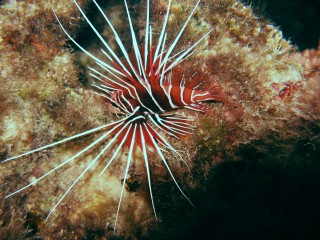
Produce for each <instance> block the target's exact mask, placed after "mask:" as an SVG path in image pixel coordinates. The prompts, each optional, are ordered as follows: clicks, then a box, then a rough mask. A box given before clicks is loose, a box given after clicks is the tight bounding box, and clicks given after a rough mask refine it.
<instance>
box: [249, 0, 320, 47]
mask: <svg viewBox="0 0 320 240" xmlns="http://www.w3.org/2000/svg"><path fill="white" fill-rule="evenodd" d="M243 2H244V3H246V4H247V5H248V4H251V6H252V7H253V9H254V12H255V13H257V14H258V15H260V16H264V17H265V18H267V19H268V20H270V21H271V22H272V23H273V24H274V25H275V26H279V27H280V29H281V30H282V32H283V34H284V37H285V38H286V39H290V40H291V41H292V42H293V43H294V44H296V45H298V47H299V49H300V50H304V49H306V48H317V46H318V42H319V39H320V0H244V1H243Z"/></svg>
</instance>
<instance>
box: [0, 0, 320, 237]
mask: <svg viewBox="0 0 320 240" xmlns="http://www.w3.org/2000/svg"><path fill="white" fill-rule="evenodd" d="M196 2H197V1H196V0H188V1H178V0H176V1H173V2H172V8H171V15H170V18H169V21H168V26H169V28H168V39H167V41H168V42H170V41H172V40H173V38H174V36H175V35H176V34H175V33H176V31H177V30H176V29H179V28H181V24H183V23H184V21H185V18H186V17H187V15H186V12H189V11H191V9H192V7H193V6H194V5H195V4H196ZM90 3H91V1H84V0H83V1H79V4H80V5H81V6H82V7H84V9H86V11H88V12H89V11H93V10H91V7H94V6H93V4H90ZM144 3H145V2H144V1H138V2H135V1H129V5H130V7H131V8H130V10H131V11H132V14H133V16H134V17H136V18H134V19H133V24H134V27H135V29H136V32H137V33H138V34H139V36H140V40H143V37H144V27H145V21H144V18H143V17H139V16H145V10H146V6H145V4H144ZM53 7H54V8H55V10H56V12H57V15H58V17H59V19H60V20H61V22H62V24H63V25H64V26H65V28H66V29H67V30H68V32H69V33H70V34H71V35H72V36H76V35H77V34H78V33H79V31H81V28H84V27H85V22H83V21H82V20H81V17H80V14H79V12H77V11H76V8H75V7H74V5H73V2H72V1H57V2H55V4H54V5H53ZM104 7H105V11H106V12H107V13H108V14H110V16H111V20H113V21H114V22H115V25H116V27H117V30H119V32H120V35H121V36H123V37H124V38H125V37H127V39H130V36H128V35H126V34H129V31H128V24H127V23H126V16H125V12H124V10H125V9H124V7H123V3H122V2H119V1H115V0H114V1H110V2H108V3H105V4H104ZM166 7H167V1H165V0H160V1H151V2H150V8H151V9H150V13H151V22H152V25H153V31H154V32H156V33H159V32H160V31H161V26H162V21H163V18H164V15H165V13H166ZM91 17H93V18H94V17H96V18H98V19H97V20H96V21H97V22H98V23H101V22H103V20H101V19H99V18H101V16H91ZM104 24H105V23H104ZM211 28H213V29H214V30H213V31H212V32H211V34H210V35H209V36H208V38H206V39H205V40H204V41H203V42H202V43H201V45H200V46H198V48H197V50H196V52H195V53H194V55H193V56H192V57H190V58H188V59H187V60H186V61H185V63H184V66H185V68H187V69H189V70H194V71H197V72H198V74H199V75H201V76H203V77H205V78H206V79H207V81H208V83H209V85H210V86H213V88H214V90H215V91H216V92H217V94H220V95H221V96H223V98H222V100H221V101H220V102H214V103H209V104H207V106H209V107H210V108H211V109H212V111H211V112H210V114H201V113H199V114H195V113H193V112H191V111H189V110H180V112H181V113H183V114H185V115H188V116H192V117H193V118H194V119H195V125H196V126H197V129H196V131H195V132H194V134H193V135H192V136H190V137H188V138H185V139H182V140H181V141H180V142H175V141H173V140H171V141H170V143H172V145H173V146H174V147H175V148H176V149H179V150H182V151H183V154H184V158H185V161H186V162H187V163H188V165H189V166H190V168H191V172H189V171H188V170H187V169H186V167H185V166H184V165H182V164H180V163H179V162H177V161H176V159H174V157H172V156H167V159H168V161H169V162H170V163H171V167H172V171H173V173H174V174H175V176H176V177H177V179H178V181H179V183H180V184H181V186H182V188H183V189H184V190H185V191H186V192H187V193H188V189H190V192H191V191H192V192H193V193H194V192H196V191H201V190H202V189H205V188H206V184H207V183H208V182H210V181H211V180H212V178H211V175H210V173H211V172H212V171H213V169H215V167H216V166H219V164H223V163H224V162H225V161H230V160H234V161H241V160H243V159H246V158H247V156H248V153H247V152H246V151H245V150H243V149H250V151H251V153H252V154H255V155H259V154H265V155H270V156H272V157H273V158H274V159H277V160H280V161H281V159H283V158H286V156H290V155H291V154H293V153H294V152H295V150H296V149H295V148H296V143H297V142H303V144H306V145H314V146H316V147H317V148H318V146H319V132H320V131H319V129H320V106H319V97H320V96H319V92H320V84H319V81H320V73H319V72H320V70H319V66H320V64H319V59H320V57H319V55H320V54H319V52H320V48H319V49H318V50H306V51H304V52H302V53H299V52H296V49H295V47H294V46H292V45H291V44H290V42H289V41H287V40H285V39H283V38H282V34H281V31H280V30H279V29H277V28H276V27H274V26H272V25H270V23H268V22H267V21H266V20H264V19H262V18H260V17H257V16H256V15H255V14H254V13H253V12H252V9H251V8H250V7H248V6H244V5H243V4H241V3H240V2H238V1H235V0H227V1H220V0H203V1H201V3H200V5H199V6H198V10H197V11H196V13H195V15H194V16H193V17H192V19H191V21H190V23H189V24H188V26H187V28H186V32H185V34H183V36H182V41H180V42H179V44H178V45H177V49H176V51H179V50H182V49H184V48H186V47H188V46H190V44H192V43H194V42H195V41H197V40H198V39H199V36H202V35H203V34H204V33H206V32H207V31H208V30H209V29H211ZM103 36H104V37H105V38H106V39H107V40H109V42H111V43H112V44H111V45H112V47H114V48H115V50H116V51H119V49H117V47H116V43H115V40H114V36H112V34H111V31H110V30H108V29H106V30H104V31H103ZM155 37H157V36H156V35H155ZM125 43H126V44H127V45H126V47H128V48H129V47H131V45H130V44H131V43H130V41H128V40H126V42H125ZM86 44H87V48H88V49H90V51H92V52H94V53H96V54H97V55H99V54H100V55H102V53H101V52H99V51H100V50H99V49H100V47H99V44H100V43H97V42H94V41H92V42H89V43H86ZM73 47H74V46H70V45H68V41H67V37H66V36H65V35H64V34H63V32H62V31H61V29H60V27H59V25H58V24H57V21H56V19H55V17H54V15H53V13H52V10H51V7H50V5H49V4H48V3H47V1H41V0H39V1H32V0H27V1H23V2H20V1H8V2H7V3H5V4H2V5H1V6H0V56H1V58H0V81H1V89H0V119H1V128H0V159H1V160H4V159H6V158H8V157H10V156H14V155H18V154H20V153H23V152H25V151H27V150H29V149H33V148H36V147H39V146H42V145H46V144H49V143H51V142H54V141H57V140H59V139H62V138H65V137H68V136H71V135H74V134H76V133H78V132H83V131H84V130H87V129H91V128H93V127H96V126H99V125H102V124H105V123H109V122H111V121H114V120H116V119H117V117H116V116H114V114H112V113H111V112H109V110H108V109H107V108H106V106H105V104H104V102H103V101H102V100H101V99H100V98H99V97H97V96H95V95H94V94H93V93H92V88H91V87H90V86H89V85H90V84H87V83H90V82H91V81H92V79H91V78H90V77H89V76H88V74H87V73H86V70H84V68H85V67H87V65H93V62H92V61H91V60H90V59H88V58H87V57H86V56H85V54H83V53H81V52H80V51H79V50H78V49H76V47H75V48H73ZM84 79H85V80H84ZM93 139H94V136H93V137H90V136H89V137H84V138H81V139H78V140H76V141H72V142H68V143H67V144H66V145H62V146H59V147H56V148H52V149H48V150H45V151H42V152H39V153H36V154H32V155H28V156H25V157H23V158H21V159H17V160H14V161H12V162H8V163H4V164H0V187H1V191H0V205H1V209H0V236H1V237H0V238H1V239H26V238H37V239H128V238H131V239H143V238H145V239H148V236H149V234H151V235H150V236H152V233H151V232H152V231H154V229H157V225H158V223H157V222H156V221H155V219H154V216H153V212H152V207H151V203H150V197H149V192H148V187H147V180H146V174H145V170H144V165H143V164H144V163H143V162H142V161H140V160H141V159H140V160H139V157H137V159H135V161H134V167H133V169H132V175H131V176H130V181H129V183H131V184H132V185H130V184H129V185H128V187H127V188H126V193H125V196H124V199H123V205H122V207H121V217H120V219H119V231H117V233H116V235H114V233H113V231H112V227H113V226H112V224H113V222H114V219H115V213H116V208H117V204H118V198H119V192H120V191H121V180H122V177H123V173H122V172H123V169H124V168H125V162H121V161H120V160H121V159H120V160H118V161H117V162H116V163H115V164H114V166H112V169H111V171H109V173H106V174H105V175H103V176H102V177H99V176H98V174H97V172H98V173H100V171H99V170H100V169H101V168H102V167H103V166H102V165H99V166H97V167H96V169H93V170H92V171H90V174H89V176H88V177H86V178H84V179H83V180H82V182H81V183H79V184H78V185H77V187H76V188H75V189H73V190H72V192H70V193H69V195H68V197H67V198H66V199H65V200H64V201H63V202H62V203H61V205H60V206H59V207H58V208H57V209H56V211H55V213H54V214H53V215H52V216H51V217H50V218H49V219H48V221H45V218H46V216H47V214H48V213H49V212H50V210H51V208H52V207H53V206H54V204H55V203H56V202H57V201H58V200H59V199H60V196H61V195H62V194H63V193H64V192H65V191H66V189H68V187H69V185H70V184H72V182H73V179H74V178H76V177H77V176H78V175H79V174H80V173H81V172H82V170H83V169H84V167H85V166H86V165H87V163H88V162H89V161H90V160H91V159H92V158H94V156H95V154H96V153H97V152H98V151H99V148H98V149H92V151H90V152H89V153H88V154H86V155H85V156H83V157H81V159H79V160H78V161H77V162H75V163H72V164H70V165H69V166H67V167H65V168H63V169H62V170H60V171H59V172H57V173H54V174H53V175H52V176H49V177H47V178H45V179H43V180H42V181H40V182H39V183H37V184H36V186H35V187H32V188H29V189H27V190H25V191H23V192H20V193H18V194H16V195H15V196H12V197H10V198H7V199H4V197H5V196H6V195H8V194H10V193H12V192H13V191H15V190H17V189H19V188H21V187H23V186H24V185H26V184H28V183H30V182H32V181H33V180H34V179H36V178H39V177H40V176H41V175H42V174H44V173H46V172H48V171H49V170H50V169H51V168H52V167H54V166H56V165H57V164H59V163H61V162H62V161H63V159H67V158H68V157H70V156H72V155H73V154H75V153H77V152H78V151H79V150H80V149H82V148H83V147H85V146H86V145H88V144H89V143H90V142H92V140H93ZM316 150H317V151H319V149H316ZM125 154H126V151H123V158H125ZM138 156H139V155H138ZM151 165H152V167H153V168H154V170H153V179H152V180H153V182H152V184H153V186H154V187H153V188H154V190H153V191H154V195H155V205H156V208H157V206H158V215H159V219H160V222H161V219H162V220H163V221H166V220H167V218H166V216H167V215H166V214H167V212H168V211H170V212H175V210H176V212H177V213H179V210H181V208H183V209H187V211H192V212H196V211H197V206H196V208H190V206H189V205H188V204H187V203H186V201H185V199H184V198H183V197H182V196H181V194H180V192H178V191H177V189H176V188H175V186H174V183H173V182H172V181H171V178H170V176H169V175H168V174H167V173H166V170H165V169H164V167H163V166H162V165H161V164H160V161H158V160H156V159H155V160H154V161H153V162H152V163H151ZM230 171H231V170H230ZM225 174H228V172H226V173H225ZM135 186H137V187H135ZM197 202H199V201H198V199H197ZM162 216H163V218H162ZM152 239H154V238H152Z"/></svg>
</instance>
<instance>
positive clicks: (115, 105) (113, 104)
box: [111, 102, 119, 108]
mask: <svg viewBox="0 0 320 240" xmlns="http://www.w3.org/2000/svg"><path fill="white" fill-rule="evenodd" d="M111 105H112V106H113V107H115V108H119V107H118V105H117V104H115V103H114V102H111Z"/></svg>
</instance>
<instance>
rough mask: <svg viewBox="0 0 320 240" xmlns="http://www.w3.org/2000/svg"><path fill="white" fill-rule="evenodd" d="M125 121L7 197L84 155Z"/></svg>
mask: <svg viewBox="0 0 320 240" xmlns="http://www.w3.org/2000/svg"><path fill="white" fill-rule="evenodd" d="M123 123H124V120H122V121H120V123H119V124H117V125H116V126H115V127H113V128H112V129H111V130H109V131H108V132H106V133H104V134H103V135H102V136H101V137H99V138H98V139H97V140H95V141H94V142H92V143H91V144H89V145H88V146H87V147H85V148H83V149H82V150H81V151H79V152H78V153H76V154H75V155H73V156H72V157H71V158H69V159H67V160H65V161H64V162H62V163H61V164H59V165H58V166H56V167H54V168H53V169H51V170H50V171H49V172H47V173H45V174H44V175H42V176H41V177H39V178H38V179H36V180H35V181H33V182H31V183H30V184H28V185H26V186H24V187H23V188H20V189H18V190H17V191H15V192H13V193H11V194H9V195H8V196H6V198H8V197H10V196H12V195H14V194H17V193H18V192H21V191H22V190H24V189H26V188H28V187H30V186H32V185H34V184H35V183H37V182H39V181H40V180H42V179H43V178H45V177H46V176H48V175H49V174H51V173H52V172H54V171H56V170H57V169H59V168H61V167H62V166H64V165H65V164H67V163H69V162H71V161H73V160H74V159H75V158H77V157H79V156H80V155H82V154H83V153H84V152H86V151H88V150H89V149H91V148H92V147H94V146H95V145H96V144H98V143H99V142H101V141H102V140H104V139H105V138H107V137H108V136H109V135H110V133H112V132H113V131H114V130H115V129H116V128H118V127H119V126H121V125H122V124H123Z"/></svg>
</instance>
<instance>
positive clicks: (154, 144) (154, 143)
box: [146, 128, 194, 206]
mask: <svg viewBox="0 0 320 240" xmlns="http://www.w3.org/2000/svg"><path fill="white" fill-rule="evenodd" d="M146 130H147V133H148V135H149V136H150V139H151V141H152V144H153V146H154V147H155V149H156V151H157V152H158V155H159V156H160V158H161V160H162V162H163V163H164V165H165V166H166V168H167V170H168V172H169V174H170V176H171V178H172V180H173V181H174V183H175V184H176V186H177V188H178V189H179V191H180V192H181V194H182V195H183V196H184V197H185V198H186V199H187V201H188V202H189V203H190V204H191V205H192V206H194V205H193V203H192V202H191V200H190V199H189V198H188V197H187V195H186V194H185V193H184V192H183V191H182V189H181V188H180V186H179V184H178V182H177V180H176V179H175V177H174V175H173V173H172V172H171V169H170V167H169V165H168V163H167V161H166V159H165V157H164V156H163V154H162V151H161V149H160V148H159V146H158V144H157V142H156V141H155V140H154V138H153V136H152V134H151V133H150V131H149V129H148V128H146Z"/></svg>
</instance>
